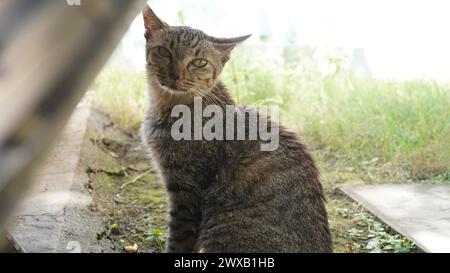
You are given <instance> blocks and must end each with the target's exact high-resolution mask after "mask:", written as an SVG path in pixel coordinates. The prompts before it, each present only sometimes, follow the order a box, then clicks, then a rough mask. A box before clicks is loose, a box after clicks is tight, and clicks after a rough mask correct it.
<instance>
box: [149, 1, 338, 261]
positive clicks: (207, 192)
mask: <svg viewBox="0 0 450 273" xmlns="http://www.w3.org/2000/svg"><path fill="white" fill-rule="evenodd" d="M144 22H145V27H146V33H145V37H146V40H147V46H146V58H147V72H148V73H147V76H148V83H149V94H150V98H151V100H150V107H149V109H148V112H147V114H146V117H145V121H144V123H143V126H142V134H143V140H144V142H145V144H147V145H148V146H149V147H150V149H151V152H152V155H153V157H154V159H155V161H156V163H157V165H158V168H159V170H160V173H161V175H162V178H163V180H164V183H165V186H166V188H167V193H168V199H169V204H170V209H169V214H170V218H169V233H168V244H167V248H166V250H167V251H168V252H196V251H199V250H200V249H202V251H204V252H331V251H332V248H331V238H330V232H329V227H328V220H327V213H326V210H325V206H324V197H323V191H322V186H321V184H320V181H319V172H318V170H317V168H316V166H315V163H314V161H313V159H312V157H311V155H310V154H309V153H308V152H307V150H306V148H305V146H304V145H303V144H302V143H300V141H299V140H298V138H297V136H296V135H295V134H294V133H292V132H290V131H288V130H286V129H285V128H283V127H280V134H279V148H278V149H276V150H275V151H272V152H263V151H261V150H260V143H261V141H259V140H253V141H249V140H247V141H237V140H236V141H229V140H226V141H225V140H224V141H219V140H214V141H207V140H200V141H196V140H181V141H175V140H174V139H173V138H172V136H171V126H172V124H173V122H174V121H175V118H173V117H171V115H170V113H171V109H172V108H173V106H174V105H177V104H184V105H187V106H188V107H190V108H192V107H193V106H192V104H193V98H194V96H202V97H203V106H206V105H209V104H215V105H218V106H219V107H222V108H223V107H225V105H227V104H234V102H233V100H232V98H231V97H230V96H229V94H228V92H227V91H226V88H225V87H224V85H223V84H222V83H221V82H220V81H219V80H218V76H219V74H220V72H221V70H222V68H223V66H224V65H225V63H226V61H227V60H228V59H229V56H230V52H231V50H232V48H233V47H234V46H235V45H236V44H238V43H239V42H241V41H243V40H245V39H246V38H247V37H248V36H244V37H238V38H231V39H219V38H214V37H211V36H208V35H206V34H204V33H203V32H201V31H199V30H195V29H192V28H189V27H172V26H168V25H167V24H166V23H164V22H162V21H161V20H160V19H159V18H158V17H157V16H156V15H155V14H154V13H153V11H152V10H151V9H150V8H149V7H146V9H145V10H144ZM160 47H163V49H161V48H160ZM195 58H203V59H205V60H207V61H208V63H207V65H206V66H205V67H203V68H198V67H196V66H194V65H193V63H192V62H193V60H194V59H195ZM200 63H201V64H204V63H203V62H200ZM197 64H199V63H197ZM269 125H270V124H269ZM247 129H248V128H247Z"/></svg>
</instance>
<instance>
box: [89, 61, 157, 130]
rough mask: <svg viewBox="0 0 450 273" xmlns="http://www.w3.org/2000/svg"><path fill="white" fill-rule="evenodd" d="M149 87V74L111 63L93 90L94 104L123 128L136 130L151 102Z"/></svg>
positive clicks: (95, 83)
mask: <svg viewBox="0 0 450 273" xmlns="http://www.w3.org/2000/svg"><path fill="white" fill-rule="evenodd" d="M146 85H147V82H146V76H145V72H136V71H134V70H132V69H129V68H128V67H125V66H119V65H117V64H109V65H107V66H106V67H105V68H104V69H103V71H102V72H101V73H100V74H99V75H98V76H97V78H96V80H95V82H94V84H93V85H92V87H91V89H93V90H94V92H92V104H93V106H94V107H95V108H97V109H98V110H100V111H102V112H104V113H106V114H108V115H109V116H110V117H111V118H112V119H113V120H114V121H115V122H116V123H117V125H119V126H120V127H121V128H123V129H126V130H135V129H137V128H138V127H139V126H140V123H141V122H142V119H143V117H144V112H145V109H146V105H147V101H148V99H147V92H146V90H147V89H146V88H147V87H146Z"/></svg>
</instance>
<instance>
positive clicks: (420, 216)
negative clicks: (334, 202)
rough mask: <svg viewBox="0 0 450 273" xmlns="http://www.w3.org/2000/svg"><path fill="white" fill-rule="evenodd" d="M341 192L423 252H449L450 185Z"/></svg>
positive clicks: (347, 188)
mask: <svg viewBox="0 0 450 273" xmlns="http://www.w3.org/2000/svg"><path fill="white" fill-rule="evenodd" d="M341 190H342V191H343V192H344V193H346V194H347V195H348V196H350V197H351V198H352V199H354V200H356V201H357V202H358V203H360V204H362V205H363V206H364V207H365V208H367V209H368V210H369V211H370V212H372V213H373V214H375V215H376V216H377V217H378V218H379V219H380V220H382V221H383V222H385V223H386V224H387V225H389V226H391V227H392V228H393V229H395V230H396V231H397V232H399V233H400V234H402V235H403V236H405V237H406V238H408V239H409V240H411V241H413V242H414V243H415V244H416V245H417V246H418V247H419V248H421V249H422V250H424V251H426V252H439V253H440V252H445V253H448V252H450V185H448V184H384V185H364V186H359V185H358V186H342V187H341Z"/></svg>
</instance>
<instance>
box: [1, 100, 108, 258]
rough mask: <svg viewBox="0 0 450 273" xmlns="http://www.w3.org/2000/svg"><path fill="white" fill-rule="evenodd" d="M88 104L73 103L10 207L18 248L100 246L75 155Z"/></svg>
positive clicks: (98, 224)
mask: <svg viewBox="0 0 450 273" xmlns="http://www.w3.org/2000/svg"><path fill="white" fill-rule="evenodd" d="M90 113H91V112H90V109H89V108H88V107H85V106H83V105H81V106H79V107H77V109H76V110H75V112H74V113H73V115H72V117H71V119H70V120H69V122H68V124H67V125H66V127H65V128H64V131H63V132H62V133H61V134H60V136H59V137H58V140H57V141H56V143H55V144H54V145H53V146H52V148H51V149H50V151H49V153H48V154H47V155H46V157H45V158H44V159H43V160H42V164H41V166H40V167H38V169H37V170H36V171H35V175H34V177H33V181H32V186H31V188H30V189H29V192H28V193H27V195H26V197H25V198H24V200H23V201H22V202H21V204H20V205H19V206H18V208H17V210H16V211H15V213H14V217H13V218H14V220H13V221H12V224H11V227H10V228H9V232H10V234H11V236H12V237H13V238H14V240H15V241H16V243H17V245H18V246H20V248H21V249H22V251H24V252H102V251H104V249H108V248H107V247H105V246H104V245H102V244H101V243H100V242H99V241H98V240H97V235H98V234H99V233H101V231H102V230H103V228H104V223H103V219H102V217H101V216H100V215H98V214H96V213H95V212H92V211H90V209H89V206H90V205H91V203H92V198H91V196H90V194H89V193H88V191H87V190H86V189H85V184H86V183H87V182H88V177H87V174H86V166H83V164H82V162H81V161H80V157H81V151H82V147H83V144H84V142H85V141H89V140H88V139H87V138H86V137H85V135H86V131H87V126H88V118H89V116H90Z"/></svg>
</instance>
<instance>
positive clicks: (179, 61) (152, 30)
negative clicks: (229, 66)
mask: <svg viewBox="0 0 450 273" xmlns="http://www.w3.org/2000/svg"><path fill="white" fill-rule="evenodd" d="M143 15H144V24H145V38H146V41H147V44H146V59H147V72H148V77H149V81H150V82H151V83H152V84H154V85H155V86H157V87H159V89H160V90H161V92H166V93H168V94H171V95H173V94H176V95H186V94H189V95H191V96H203V95H205V94H206V93H207V92H209V90H211V88H212V87H213V86H214V85H215V84H216V81H217V78H218V76H219V75H220V73H221V71H222V69H223V67H224V65H225V63H226V62H227V61H228V60H229V58H230V53H231V50H232V49H233V48H234V47H235V46H236V45H237V44H238V43H240V42H242V41H244V40H245V39H247V38H248V37H249V36H250V35H247V36H242V37H236V38H215V37H212V36H209V35H206V34H205V33H203V32H202V31H200V30H197V29H193V28H190V27H185V26H169V25H168V24H166V23H165V22H163V21H162V20H161V19H159V18H158V17H157V16H156V15H155V13H154V12H153V11H152V10H151V9H150V8H149V7H148V6H147V7H146V8H145V9H144V11H143Z"/></svg>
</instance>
